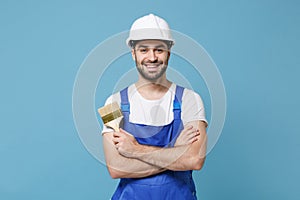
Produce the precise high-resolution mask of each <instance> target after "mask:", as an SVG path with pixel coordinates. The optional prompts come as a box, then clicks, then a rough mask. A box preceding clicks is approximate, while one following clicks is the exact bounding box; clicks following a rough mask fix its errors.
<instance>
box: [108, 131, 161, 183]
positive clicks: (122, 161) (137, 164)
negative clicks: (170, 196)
mask: <svg viewBox="0 0 300 200" xmlns="http://www.w3.org/2000/svg"><path fill="white" fill-rule="evenodd" d="M111 139H112V134H111V133H106V134H104V136H103V146H104V151H105V159H106V165H107V168H108V171H109V173H110V175H111V177H112V178H141V177H147V176H150V175H154V174H157V173H160V172H162V171H164V170H165V169H162V168H160V167H158V166H154V165H152V164H151V163H146V162H143V161H141V160H138V159H134V158H127V157H124V156H122V155H120V154H119V152H118V151H117V150H116V148H115V146H114V144H113V143H112V140H111Z"/></svg>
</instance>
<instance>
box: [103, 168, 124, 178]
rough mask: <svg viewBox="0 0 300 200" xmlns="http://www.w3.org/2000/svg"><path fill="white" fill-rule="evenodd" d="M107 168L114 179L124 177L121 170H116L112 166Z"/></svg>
mask: <svg viewBox="0 0 300 200" xmlns="http://www.w3.org/2000/svg"><path fill="white" fill-rule="evenodd" d="M107 169H108V172H109V175H110V177H111V178H112V179H118V178H122V174H121V173H120V171H118V170H115V169H113V168H111V167H108V168H107Z"/></svg>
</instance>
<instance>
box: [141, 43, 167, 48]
mask: <svg viewBox="0 0 300 200" xmlns="http://www.w3.org/2000/svg"><path fill="white" fill-rule="evenodd" d="M137 47H138V48H149V46H147V45H143V44H141V45H137ZM154 48H166V47H165V46H164V45H162V44H159V45H157V46H154Z"/></svg>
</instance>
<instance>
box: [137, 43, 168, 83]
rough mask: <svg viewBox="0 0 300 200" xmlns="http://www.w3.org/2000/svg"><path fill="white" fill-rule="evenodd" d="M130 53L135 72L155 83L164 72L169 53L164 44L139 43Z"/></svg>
mask: <svg viewBox="0 0 300 200" xmlns="http://www.w3.org/2000/svg"><path fill="white" fill-rule="evenodd" d="M131 53H132V57H133V59H134V60H135V63H136V67H137V70H138V71H139V73H140V75H141V76H142V77H143V78H145V79H146V80H149V81H155V80H157V79H158V78H160V77H161V76H162V75H164V73H165V72H166V70H167V66H168V60H169V57H170V51H169V50H168V46H167V44H166V43H165V42H163V41H160V40H144V41H140V42H138V43H137V44H136V45H135V48H134V49H132V52H131Z"/></svg>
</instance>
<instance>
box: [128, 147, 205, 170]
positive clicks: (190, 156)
mask: <svg viewBox="0 0 300 200" xmlns="http://www.w3.org/2000/svg"><path fill="white" fill-rule="evenodd" d="M192 151H193V150H192V148H191V145H184V146H178V147H172V148H159V147H153V146H145V145H141V146H140V148H139V150H138V151H137V152H136V153H135V154H134V155H133V157H132V158H135V159H138V160H140V161H143V162H146V163H149V164H151V165H155V166H157V167H159V168H165V169H169V170H174V171H183V170H198V169H200V168H201V167H202V165H203V163H204V160H205V156H201V155H200V154H197V153H195V152H192Z"/></svg>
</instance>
